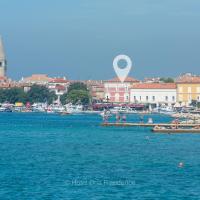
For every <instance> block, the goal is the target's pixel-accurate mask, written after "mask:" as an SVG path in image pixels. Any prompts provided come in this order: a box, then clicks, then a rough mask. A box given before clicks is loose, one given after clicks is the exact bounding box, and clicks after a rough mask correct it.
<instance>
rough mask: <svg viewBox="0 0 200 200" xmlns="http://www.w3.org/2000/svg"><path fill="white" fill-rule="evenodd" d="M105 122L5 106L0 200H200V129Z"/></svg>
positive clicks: (0, 145)
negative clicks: (174, 130)
mask: <svg viewBox="0 0 200 200" xmlns="http://www.w3.org/2000/svg"><path fill="white" fill-rule="evenodd" d="M147 117H148V116H146V118H147ZM152 117H153V119H154V121H156V122H167V121H170V120H171V119H170V118H169V117H167V116H164V115H162V116H159V115H153V116H152ZM128 120H131V121H139V116H138V115H131V116H128ZM100 122H101V118H100V116H98V115H69V116H59V115H53V114H38V113H32V114H31V113H0V199H2V200H7V199H8V200H17V199H19V200H29V199H30V200H38V199H41V200H49V199H52V200H57V199H66V200H71V199H73V200H90V199H93V200H107V199H109V200H110V199H111V200H118V199H120V200H121V199H131V200H132V199H153V200H154V199H162V200H164V199H200V135H198V134H182V135H180V134H177V135H167V134H153V133H152V132H151V131H150V129H149V128H131V127H130V128H115V127H100V126H99V124H100ZM180 162H183V163H184V167H183V168H179V167H178V164H179V163H180Z"/></svg>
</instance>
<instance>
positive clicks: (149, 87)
mask: <svg viewBox="0 0 200 200" xmlns="http://www.w3.org/2000/svg"><path fill="white" fill-rule="evenodd" d="M130 91H131V92H130V101H131V102H132V103H143V104H156V105H159V104H167V105H173V104H175V103H176V84H175V83H138V84H135V85H133V86H132V88H131V89H130Z"/></svg>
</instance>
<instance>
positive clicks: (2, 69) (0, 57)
mask: <svg viewBox="0 0 200 200" xmlns="http://www.w3.org/2000/svg"><path fill="white" fill-rule="evenodd" d="M5 76H6V56H5V52H4V47H3V42H2V38H1V36H0V77H5Z"/></svg>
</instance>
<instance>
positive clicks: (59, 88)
mask: <svg viewBox="0 0 200 200" xmlns="http://www.w3.org/2000/svg"><path fill="white" fill-rule="evenodd" d="M69 84H70V82H69V81H68V80H66V78H65V77H63V78H53V79H52V80H50V81H49V82H48V88H49V90H50V91H53V92H55V94H56V95H57V96H61V95H63V94H65V93H67V89H68V87H69Z"/></svg>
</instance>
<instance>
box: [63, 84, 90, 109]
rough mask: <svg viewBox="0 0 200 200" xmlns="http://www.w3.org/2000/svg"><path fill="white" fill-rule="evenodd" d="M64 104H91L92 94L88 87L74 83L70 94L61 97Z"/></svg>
mask: <svg viewBox="0 0 200 200" xmlns="http://www.w3.org/2000/svg"><path fill="white" fill-rule="evenodd" d="M61 102H62V104H66V103H69V102H71V103H73V104H76V103H81V104H83V105H86V104H89V102H90V93H89V90H88V89H87V85H85V84H84V83H81V82H77V83H72V84H71V85H70V86H69V88H68V92H67V93H66V94H64V95H62V96H61Z"/></svg>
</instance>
